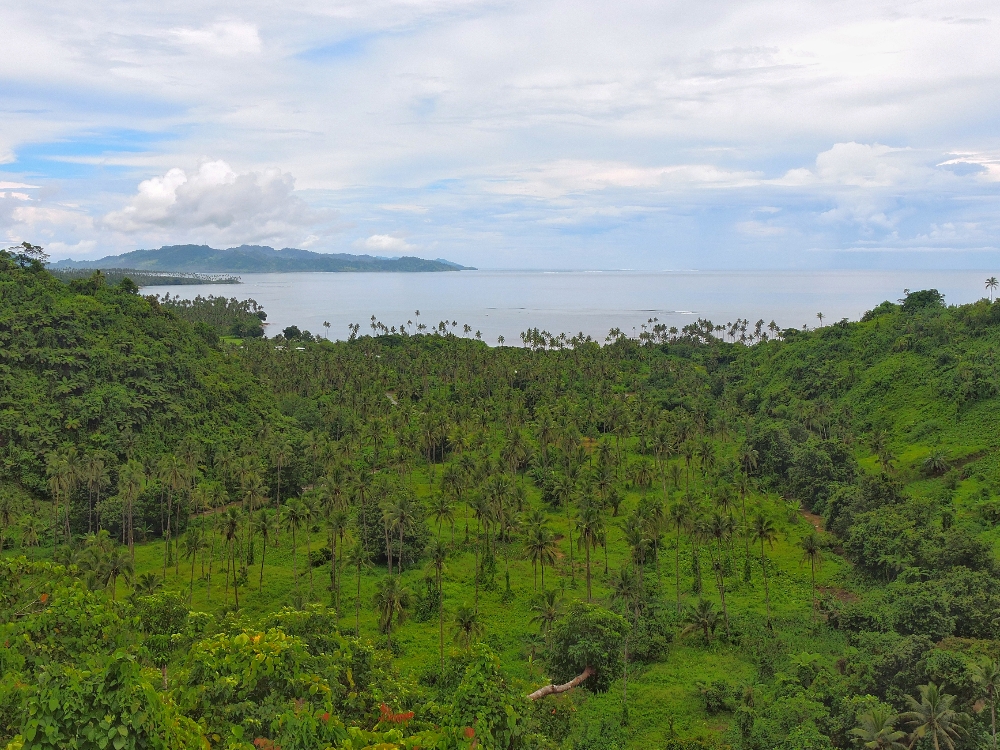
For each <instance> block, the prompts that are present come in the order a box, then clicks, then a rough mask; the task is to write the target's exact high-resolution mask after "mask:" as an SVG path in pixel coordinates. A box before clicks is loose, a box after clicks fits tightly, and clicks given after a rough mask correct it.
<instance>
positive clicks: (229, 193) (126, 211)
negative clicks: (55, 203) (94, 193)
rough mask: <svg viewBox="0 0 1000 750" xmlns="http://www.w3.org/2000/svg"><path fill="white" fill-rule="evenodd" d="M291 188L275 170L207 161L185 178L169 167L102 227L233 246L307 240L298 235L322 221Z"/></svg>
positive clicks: (291, 180) (289, 181)
mask: <svg viewBox="0 0 1000 750" xmlns="http://www.w3.org/2000/svg"><path fill="white" fill-rule="evenodd" d="M294 188H295V180H294V178H293V177H292V176H291V175H290V174H286V173H283V172H281V171H279V170H277V169H268V170H264V171H262V172H244V173H241V174H238V173H236V172H235V171H233V169H232V168H231V167H230V166H229V165H228V164H227V163H226V162H224V161H209V162H204V163H202V164H201V166H200V167H198V169H197V170H194V171H192V172H190V173H188V172H185V171H184V170H183V169H179V168H174V169H171V170H169V171H168V172H167V173H166V174H164V175H161V176H159V177H153V178H150V179H148V180H144V181H143V182H141V183H140V184H139V190H138V192H137V193H136V194H135V195H134V196H133V197H132V198H131V199H130V200H129V202H128V205H126V206H125V207H124V208H122V209H121V210H118V211H112V212H110V213H108V214H107V215H106V216H105V217H104V219H103V222H102V223H103V225H104V226H105V227H107V228H109V229H111V230H114V231H116V232H122V233H126V234H140V233H147V232H150V231H151V230H153V231H159V232H161V233H163V232H173V233H175V234H181V235H183V234H188V233H191V232H198V231H202V230H205V231H208V233H209V234H210V235H211V236H214V237H219V238H220V239H228V240H231V241H236V242H258V241H265V240H271V239H275V238H289V237H294V236H297V235H300V234H301V235H303V236H306V235H308V234H309V233H308V232H304V231H303V230H304V229H305V228H308V227H313V226H314V225H315V224H317V223H318V222H320V221H322V219H323V218H325V217H324V215H323V214H321V213H319V212H316V211H313V210H312V209H310V208H309V207H308V206H307V204H306V203H305V202H304V201H303V200H302V199H301V198H300V197H298V196H296V195H295V194H294V192H293V191H294Z"/></svg>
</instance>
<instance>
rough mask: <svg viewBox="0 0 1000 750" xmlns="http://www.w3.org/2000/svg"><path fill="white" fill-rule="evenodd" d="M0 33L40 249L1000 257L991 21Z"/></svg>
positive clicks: (704, 6) (830, 261)
mask: <svg viewBox="0 0 1000 750" xmlns="http://www.w3.org/2000/svg"><path fill="white" fill-rule="evenodd" d="M15 5H19V6H21V7H15ZM0 24H2V25H3V28H4V29H5V30H6V32H7V33H6V35H5V39H6V40H9V41H7V42H5V44H6V47H7V49H6V52H5V55H4V56H3V58H2V59H0V114H2V116H0V232H2V233H3V234H4V235H5V239H6V240H7V241H9V242H11V243H14V242H20V241H22V240H30V241H32V242H35V243H38V244H42V245H44V246H46V247H47V248H48V249H49V250H50V252H51V253H52V255H53V257H55V258H62V257H75V258H92V257H100V256H103V255H106V254H113V253H119V252H124V251H127V250H132V249H135V248H137V247H157V246H159V245H162V244H172V243H181V242H198V243H208V244H212V245H214V246H232V245H238V244H242V243H260V244H271V245H274V246H279V247H281V246H295V247H307V248H310V249H314V250H318V251H328V252H372V253H377V254H383V255H400V254H414V255H420V256H424V257H445V258H449V259H452V260H456V261H459V262H462V263H466V264H470V265H476V266H479V267H483V268H636V269H689V268H704V269H711V268H867V267H878V268H892V267H896V268H907V267H915V268H983V269H989V268H993V267H995V266H997V265H1000V216H998V207H1000V133H998V129H997V125H996V123H997V122H1000V118H998V115H1000V111H998V109H1000V96H998V94H1000V57H998V56H997V55H996V49H997V44H998V42H1000V6H998V5H997V4H996V3H995V2H981V1H972V0H949V1H948V2H943V1H937V0H914V1H912V2H907V3H899V2H872V0H864V1H862V0H841V1H840V2H837V3H830V2H828V1H823V2H819V1H817V2H807V1H800V2H768V1H766V0H762V1H760V2H754V3H745V2H729V1H727V0H715V1H714V2H703V3H691V2H670V1H669V0H660V1H658V2H652V1H637V0H626V1H624V2H620V3H615V4H609V3H606V2H597V1H596V0H594V1H592V0H574V2H568V1H563V0H534V1H533V2H506V3H497V2H495V1H493V0H397V1H392V0H366V1H365V2H361V1H360V0H334V1H333V2H330V1H329V0H327V1H324V2H319V1H318V0H317V1H316V2H289V3H282V4H280V7H279V6H277V5H275V4H274V3H270V2H257V1H255V0H247V1H246V2H241V3H234V2H211V1H208V2H204V1H203V2H197V3H196V2H189V1H188V0H178V2H174V3H163V4H155V5H154V4H145V3H143V4H136V3H126V2H124V1H121V2H117V1H115V2H109V1H105V0H97V2H90V3H86V4H85V3H83V2H78V0H68V1H65V0H63V1H61V2H58V3H56V2H49V1H48V0H38V1H37V2H33V3H22V4H13V3H8V4H6V5H5V6H4V7H2V8H0Z"/></svg>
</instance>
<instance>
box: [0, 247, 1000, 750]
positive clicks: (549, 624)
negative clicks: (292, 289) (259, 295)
mask: <svg viewBox="0 0 1000 750" xmlns="http://www.w3.org/2000/svg"><path fill="white" fill-rule="evenodd" d="M0 264H2V266H0V340H2V341H3V347H2V349H0V354H2V356H3V360H2V363H0V364H2V368H3V369H2V370H0V374H2V377H3V381H2V382H3V387H4V390H3V399H4V401H3V405H2V407H0V414H2V415H3V420H4V421H3V429H2V431H0V435H2V437H0V439H2V441H3V442H2V445H0V448H2V449H3V455H4V464H3V474H2V475H0V531H2V534H0V552H2V554H3V557H2V558H0V630H2V632H0V644H2V646H0V667H2V670H0V674H2V677H0V747H2V746H4V745H6V744H7V743H10V744H9V747H10V748H11V749H12V750H13V748H35V747H39V748H40V747H71V746H76V747H87V748H90V747H95V748H96V747H101V748H103V747H106V746H108V745H113V746H114V747H115V748H117V749H118V750H121V748H124V747H126V746H128V747H164V748H167V747H169V748H185V747H191V748H194V747H206V746H207V747H217V748H234V749H235V748H240V749H244V748H245V749H246V750H249V749H250V748H271V749H272V750H273V749H274V748H278V747H281V748H283V749H284V750H299V749H302V750H312V749H315V750H326V748H337V749H342V750H360V749H361V748H372V749H373V750H374V749H375V748H379V749H382V750H389V749H391V748H408V749H414V748H417V747H420V748H441V749H442V750H443V749H444V748H472V747H476V748H567V749H569V748H578V749H580V750H583V749H585V748H588V749H589V748H593V749H594V750H604V749H606V748H621V749H624V748H664V749H668V748H669V749H672V750H677V749H678V748H685V749H687V750H693V749H696V748H701V749H702V750H704V748H723V747H731V748H738V749H739V750H744V749H745V750H750V749H754V750H757V749H760V750H765V749H769V748H781V749H783V750H805V749H807V748H810V749H813V750H815V749H819V748H834V747H836V748H851V747H862V746H866V747H875V748H877V747H884V748H892V747H900V746H912V747H916V748H930V747H935V741H937V745H938V746H940V747H948V746H954V747H955V748H980V747H983V748H985V747H990V746H991V743H992V736H991V735H992V731H993V726H992V715H993V712H992V708H993V706H992V701H993V700H994V698H995V695H996V692H995V689H994V688H993V687H992V686H993V685H995V680H996V677H995V675H996V674H998V672H1000V668H998V665H997V661H996V659H997V658H998V657H1000V648H998V646H1000V640H998V639H1000V632H998V628H1000V619H998V618H997V614H996V613H997V612H998V607H1000V585H998V584H997V579H998V576H997V573H998V569H997V562H996V560H997V557H996V553H995V548H996V544H997V541H998V534H997V532H996V528H995V526H996V524H997V523H998V522H1000V501H998V500H997V498H996V495H997V494H998V491H997V489H998V484H997V481H998V479H1000V476H998V474H997V471H998V467H997V464H996V455H997V451H996V449H995V445H996V439H995V438H994V436H993V432H994V430H993V424H994V419H993V417H994V412H995V410H996V409H997V407H998V404H1000V400H998V393H997V385H998V384H1000V380H998V379H997V373H996V370H995V365H994V362H995V358H994V357H993V347H994V345H995V342H996V341H998V340H1000V304H993V303H990V302H987V301H981V302H979V303H976V304H974V305H966V306H960V307H945V306H944V305H943V304H942V303H941V301H940V299H939V297H938V296H937V295H936V293H933V292H917V293H913V294H910V295H908V297H907V298H906V301H905V302H904V303H903V304H901V305H893V304H889V303H885V304H883V305H880V306H878V307H875V308H874V309H873V311H872V312H871V313H869V314H867V315H866V316H865V319H864V320H863V321H861V322H857V323H849V322H843V323H836V324H833V325H829V326H825V327H822V328H820V329H817V330H815V331H786V332H784V334H782V335H780V336H775V333H777V332H774V331H772V333H771V334H770V335H771V336H772V339H771V340H768V335H769V334H765V333H763V330H762V329H761V333H759V334H754V335H753V336H752V337H751V338H750V339H749V340H744V341H743V342H740V343H729V342H726V341H720V340H718V339H716V338H714V336H712V335H711V332H712V331H714V330H715V327H714V326H713V325H712V324H711V323H710V322H708V321H698V322H697V323H695V324H693V325H691V326H688V327H687V328H685V329H684V330H681V331H674V330H668V329H664V328H662V327H657V328H656V329H654V330H653V331H651V332H649V333H644V334H643V336H642V337H640V339H639V340H633V339H629V338H626V337H624V336H622V335H618V336H617V337H615V336H612V337H611V338H610V340H609V341H608V342H607V343H605V344H604V345H598V343H596V342H594V341H590V340H587V339H580V338H573V339H568V338H566V337H562V336H557V337H552V336H550V335H548V334H544V333H541V332H539V331H537V330H535V331H528V332H526V333H525V334H523V335H522V344H523V345H521V346H516V347H511V346H500V347H495V348H490V347H487V346H486V345H484V344H483V343H481V342H479V341H477V340H475V339H466V338H461V337H458V336H455V335H452V334H446V333H440V332H439V333H433V334H428V335H416V336H406V335H382V336H377V337H368V336H364V337H355V338H353V339H352V340H351V341H346V342H337V343H334V342H328V341H324V340H320V339H316V338H312V337H310V338H308V339H306V338H301V337H300V338H297V339H295V338H293V339H285V338H283V337H277V338H275V339H262V338H259V337H253V335H252V334H248V335H246V336H245V337H242V338H240V339H233V338H230V337H228V334H231V333H232V327H233V326H234V325H237V326H243V327H246V326H247V325H248V321H249V323H253V322H254V321H259V320H260V314H261V311H260V310H259V309H258V308H257V307H256V305H255V304H253V305H251V304H250V303H236V302H234V301H227V300H223V299H215V298H209V299H207V300H200V301H195V302H192V303H190V304H187V303H179V302H177V301H176V300H167V303H166V304H164V303H163V302H162V301H157V300H151V299H146V298H143V297H141V296H139V295H138V294H136V292H135V289H134V285H129V284H127V283H125V282H122V284H121V285H118V286H107V285H103V286H102V285H101V283H100V277H93V278H90V279H82V280H76V281H73V282H72V283H71V284H70V285H68V286H67V285H65V284H63V283H61V282H58V281H56V280H54V279H53V278H52V277H51V276H50V275H49V274H48V273H47V272H46V271H44V270H43V268H42V266H41V264H40V262H39V261H38V259H37V258H34V257H32V256H31V254H30V253H28V254H21V255H13V254H8V255H5V256H0ZM376 330H380V329H379V328H378V326H376ZM436 330H438V331H442V332H443V331H447V330H450V326H445V327H442V328H438V329H436ZM286 331H288V332H289V334H293V333H294V329H291V328H290V329H286ZM220 334H222V335H221V336H220ZM991 675H993V676H991ZM546 686H551V687H548V688H547V687H546ZM540 689H541V694H539V692H538V691H539V690H540ZM529 694H530V695H529ZM913 701H915V703H914V702H913ZM949 711H950V712H951V713H949ZM907 712H910V713H907ZM935 734H936V737H935ZM864 743H874V744H868V745H865V744H864ZM893 743H895V745H894V744H893ZM949 743H951V745H949Z"/></svg>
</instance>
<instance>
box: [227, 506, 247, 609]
mask: <svg viewBox="0 0 1000 750" xmlns="http://www.w3.org/2000/svg"><path fill="white" fill-rule="evenodd" d="M242 525H243V513H242V511H240V509H239V508H235V507H233V508H226V512H225V514H224V515H223V516H222V534H223V536H224V537H225V539H226V544H228V545H229V558H230V561H231V564H232V569H233V597H234V599H235V602H236V611H237V612H238V611H239V609H240V590H239V579H238V578H237V576H236V541H237V539H238V538H239V534H240V528H241V527H242ZM227 581H228V577H227Z"/></svg>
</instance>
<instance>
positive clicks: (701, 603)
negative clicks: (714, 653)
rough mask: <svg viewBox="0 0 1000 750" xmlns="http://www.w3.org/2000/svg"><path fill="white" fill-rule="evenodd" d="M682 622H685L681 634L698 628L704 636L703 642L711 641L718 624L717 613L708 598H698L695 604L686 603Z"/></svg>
mask: <svg viewBox="0 0 1000 750" xmlns="http://www.w3.org/2000/svg"><path fill="white" fill-rule="evenodd" d="M684 622H685V623H687V624H686V625H685V626H684V629H683V630H682V631H681V635H682V636H684V635H687V634H688V633H693V632H696V631H698V630H700V631H701V632H702V634H703V635H704V636H705V642H706V643H711V642H712V635H713V634H714V633H715V629H716V628H717V627H718V626H719V613H718V612H716V611H715V605H714V604H713V603H712V602H710V601H709V600H708V599H699V600H698V603H697V604H689V605H688V608H687V610H686V611H685V613H684Z"/></svg>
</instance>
